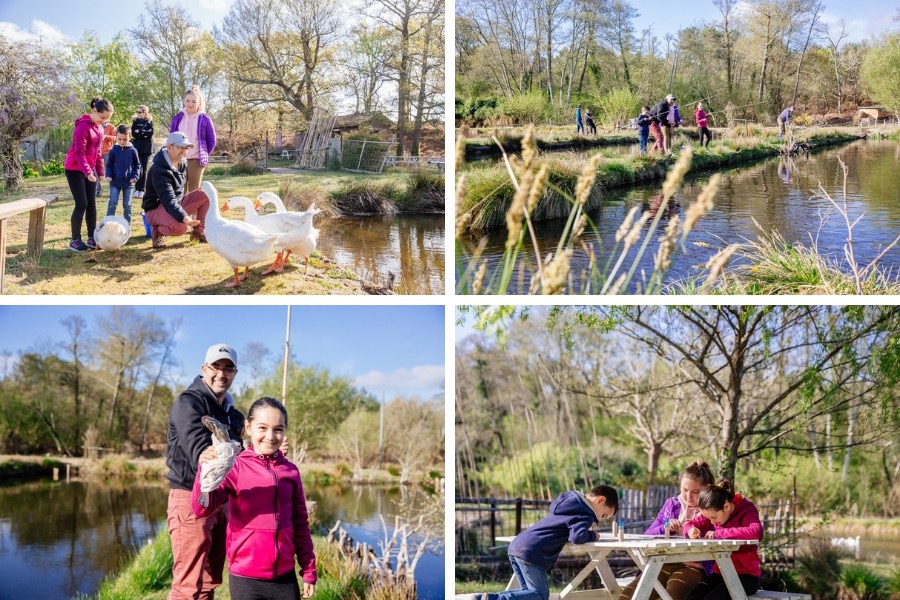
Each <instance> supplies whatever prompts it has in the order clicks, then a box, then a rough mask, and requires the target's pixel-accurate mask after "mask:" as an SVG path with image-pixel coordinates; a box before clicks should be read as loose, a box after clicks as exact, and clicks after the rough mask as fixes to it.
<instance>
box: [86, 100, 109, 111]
mask: <svg viewBox="0 0 900 600" xmlns="http://www.w3.org/2000/svg"><path fill="white" fill-rule="evenodd" d="M91 108H93V109H96V110H97V112H98V113H102V112H107V111H109V112H112V111H113V105H112V102H110V101H109V100H107V99H106V98H91Z"/></svg>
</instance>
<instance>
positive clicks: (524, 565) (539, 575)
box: [481, 485, 619, 600]
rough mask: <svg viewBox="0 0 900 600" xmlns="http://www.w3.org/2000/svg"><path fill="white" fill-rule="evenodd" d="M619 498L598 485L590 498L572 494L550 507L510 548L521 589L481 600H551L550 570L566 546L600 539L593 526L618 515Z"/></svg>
mask: <svg viewBox="0 0 900 600" xmlns="http://www.w3.org/2000/svg"><path fill="white" fill-rule="evenodd" d="M618 506H619V494H618V493H617V492H616V490H615V489H614V488H612V487H610V486H608V485H598V486H596V487H594V488H593V489H591V491H589V492H588V493H587V494H584V495H582V493H581V492H578V491H575V490H570V491H568V492H564V493H562V494H560V495H559V497H558V498H557V499H556V500H554V501H553V503H552V504H550V514H549V515H547V516H546V517H544V518H543V519H541V520H540V521H538V522H537V523H535V524H534V525H532V526H531V527H529V528H528V529H526V530H525V531H523V532H522V533H520V534H519V535H517V536H516V537H515V539H514V540H513V541H512V543H511V544H510V545H509V562H510V564H512V568H513V572H514V573H515V574H516V578H517V579H518V580H519V585H520V586H521V588H522V589H519V590H507V591H505V592H501V593H499V594H482V596H481V600H549V598H550V577H549V575H550V569H552V568H553V565H554V564H556V559H557V558H559V553H560V552H562V549H563V546H565V545H566V543H572V544H586V543H588V542H594V541H596V540H598V539H599V533H597V532H596V531H594V530H593V529H591V526H592V525H594V524H595V523H597V522H598V521H599V520H600V519H608V518H610V517H612V516H613V515H615V514H616V510H617V509H618Z"/></svg>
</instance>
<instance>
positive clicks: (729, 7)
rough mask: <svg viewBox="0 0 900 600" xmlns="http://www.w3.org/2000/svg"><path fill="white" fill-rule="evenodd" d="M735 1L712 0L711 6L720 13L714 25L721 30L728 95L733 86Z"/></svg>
mask: <svg viewBox="0 0 900 600" xmlns="http://www.w3.org/2000/svg"><path fill="white" fill-rule="evenodd" d="M737 3H738V0H713V6H715V7H716V8H718V9H719V12H720V13H721V14H722V20H721V21H720V22H719V23H717V24H716V25H717V26H718V27H719V29H721V31H722V37H723V43H722V49H723V50H724V52H725V55H724V57H723V58H724V61H725V82H726V85H727V89H728V94H729V95H731V92H732V89H733V86H734V73H733V68H734V57H733V56H732V54H733V52H734V43H735V37H736V35H737V32H736V30H735V20H736V15H735V10H734V9H735V7H736V6H737Z"/></svg>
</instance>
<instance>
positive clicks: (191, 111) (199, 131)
mask: <svg viewBox="0 0 900 600" xmlns="http://www.w3.org/2000/svg"><path fill="white" fill-rule="evenodd" d="M204 111H205V102H204V100H203V94H202V93H201V92H200V88H199V87H197V86H196V85H192V86H191V89H189V90H188V91H186V92H185V93H184V110H182V111H181V112H179V113H178V114H177V115H175V117H174V118H173V119H172V124H171V125H170V126H169V131H171V132H173V133H174V132H176V131H180V132H181V133H183V134H185V135H186V136H187V138H188V140H189V141H190V143H191V147H190V148H189V149H188V153H187V156H186V157H185V158H187V191H188V192H194V191H197V190H199V189H200V184H201V183H203V170H204V169H206V167H207V165H209V155H210V154H212V151H213V149H214V148H215V147H216V128H215V127H214V126H213V122H212V119H210V118H209V116H207V114H206V112H204Z"/></svg>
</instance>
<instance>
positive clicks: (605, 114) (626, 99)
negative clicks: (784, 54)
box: [599, 88, 641, 126]
mask: <svg viewBox="0 0 900 600" xmlns="http://www.w3.org/2000/svg"><path fill="white" fill-rule="evenodd" d="M640 109H641V101H640V100H639V99H638V97H637V96H636V95H635V94H634V92H632V91H631V90H629V89H628V88H621V89H618V90H612V91H611V92H609V93H608V94H606V95H605V96H603V97H602V98H601V99H600V111H599V112H600V120H601V121H602V122H603V124H604V125H608V126H614V125H621V124H623V123H625V122H626V121H628V120H629V119H633V118H635V117H636V116H637V115H638V113H639V112H640Z"/></svg>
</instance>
